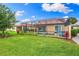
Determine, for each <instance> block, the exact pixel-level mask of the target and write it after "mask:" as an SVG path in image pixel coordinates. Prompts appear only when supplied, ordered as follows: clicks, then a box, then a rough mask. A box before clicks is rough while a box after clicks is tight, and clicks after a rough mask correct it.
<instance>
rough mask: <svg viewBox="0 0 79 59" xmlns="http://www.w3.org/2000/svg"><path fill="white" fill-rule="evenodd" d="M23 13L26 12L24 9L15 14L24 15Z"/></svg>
mask: <svg viewBox="0 0 79 59" xmlns="http://www.w3.org/2000/svg"><path fill="white" fill-rule="evenodd" d="M23 13H24V10H18V11H16V13H15V16H22V15H23Z"/></svg>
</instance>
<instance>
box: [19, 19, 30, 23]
mask: <svg viewBox="0 0 79 59" xmlns="http://www.w3.org/2000/svg"><path fill="white" fill-rule="evenodd" d="M29 21H30V19H24V20H20V22H29Z"/></svg>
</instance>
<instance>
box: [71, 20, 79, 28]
mask: <svg viewBox="0 0 79 59" xmlns="http://www.w3.org/2000/svg"><path fill="white" fill-rule="evenodd" d="M71 26H72V28H73V29H79V21H78V22H77V23H75V24H72V25H71Z"/></svg>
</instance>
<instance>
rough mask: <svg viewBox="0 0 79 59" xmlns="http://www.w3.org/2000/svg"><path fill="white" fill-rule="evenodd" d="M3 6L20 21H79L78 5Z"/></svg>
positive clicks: (28, 4)
mask: <svg viewBox="0 0 79 59" xmlns="http://www.w3.org/2000/svg"><path fill="white" fill-rule="evenodd" d="M5 5H6V6H7V7H9V8H10V9H11V10H12V11H13V12H16V19H17V20H20V21H28V20H30V19H33V20H34V19H35V20H40V19H49V18H68V17H76V18H77V19H79V4H78V3H73V4H72V3H64V4H61V3H59V4H55V3H46V4H45V3H44V4H43V3H7V4H5Z"/></svg>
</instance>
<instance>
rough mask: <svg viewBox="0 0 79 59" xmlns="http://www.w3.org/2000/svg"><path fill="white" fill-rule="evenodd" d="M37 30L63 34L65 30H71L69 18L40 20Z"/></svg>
mask: <svg viewBox="0 0 79 59" xmlns="http://www.w3.org/2000/svg"><path fill="white" fill-rule="evenodd" d="M35 26H36V28H37V32H39V33H44V32H45V33H48V34H58V35H59V36H63V35H64V32H65V31H69V22H67V19H47V20H46V19H45V20H40V21H39V22H38V23H37V24H36V25H35Z"/></svg>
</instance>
